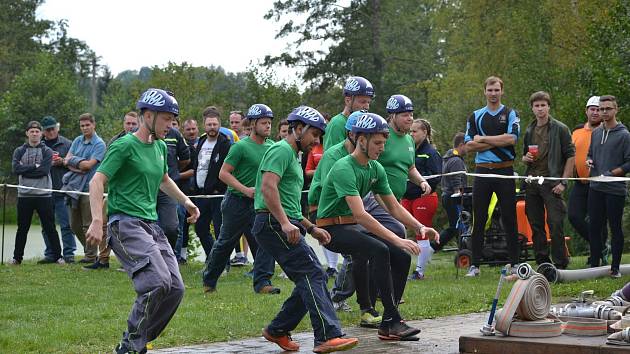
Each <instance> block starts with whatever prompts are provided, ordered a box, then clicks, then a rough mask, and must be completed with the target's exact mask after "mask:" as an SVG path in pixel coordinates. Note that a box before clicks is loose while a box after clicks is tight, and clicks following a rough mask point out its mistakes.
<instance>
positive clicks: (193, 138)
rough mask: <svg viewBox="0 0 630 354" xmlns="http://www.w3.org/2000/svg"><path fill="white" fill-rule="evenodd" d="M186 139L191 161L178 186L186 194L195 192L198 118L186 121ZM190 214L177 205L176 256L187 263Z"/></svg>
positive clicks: (182, 173)
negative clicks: (194, 163)
mask: <svg viewBox="0 0 630 354" xmlns="http://www.w3.org/2000/svg"><path fill="white" fill-rule="evenodd" d="M183 127H184V133H183V135H184V139H186V144H188V150H189V151H190V163H189V164H188V166H186V167H184V169H183V170H182V172H181V173H180V174H179V183H177V186H178V187H179V189H180V190H181V191H182V192H183V193H184V194H185V195H192V194H193V191H194V189H193V178H192V177H193V176H194V173H195V170H193V162H194V161H197V152H196V150H197V143H198V142H199V128H198V127H197V120H195V119H194V118H188V119H186V120H185V121H184V125H183ZM189 216H190V215H188V214H187V212H186V208H184V206H183V205H181V204H180V205H179V206H178V207H177V217H178V220H179V234H178V236H177V243H176V244H175V250H174V251H175V256H176V257H177V262H179V263H180V264H181V263H186V258H187V256H188V254H187V253H188V232H189V226H190V224H189V223H187V222H186V218H188V217H189Z"/></svg>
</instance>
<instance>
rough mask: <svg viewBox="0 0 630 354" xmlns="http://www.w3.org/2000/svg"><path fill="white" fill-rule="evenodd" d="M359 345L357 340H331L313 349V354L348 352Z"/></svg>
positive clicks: (339, 338)
mask: <svg viewBox="0 0 630 354" xmlns="http://www.w3.org/2000/svg"><path fill="white" fill-rule="evenodd" d="M357 344H359V339H358V338H341V337H338V338H333V339H329V340H327V341H325V342H324V343H322V344H320V345H318V346H316V347H315V348H313V353H332V352H340V351H344V350H350V349H352V348H354V347H356V346H357Z"/></svg>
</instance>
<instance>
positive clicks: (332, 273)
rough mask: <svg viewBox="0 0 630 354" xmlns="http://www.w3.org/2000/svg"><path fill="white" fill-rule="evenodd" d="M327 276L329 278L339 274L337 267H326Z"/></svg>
mask: <svg viewBox="0 0 630 354" xmlns="http://www.w3.org/2000/svg"><path fill="white" fill-rule="evenodd" d="M326 276H327V277H328V278H329V279H330V278H334V277H336V276H337V268H333V267H328V269H326Z"/></svg>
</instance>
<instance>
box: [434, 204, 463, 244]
mask: <svg viewBox="0 0 630 354" xmlns="http://www.w3.org/2000/svg"><path fill="white" fill-rule="evenodd" d="M460 203H461V197H459V198H452V197H451V196H450V195H442V207H443V208H444V211H446V216H447V217H448V227H447V228H446V229H444V230H442V232H440V243H435V241H431V247H433V250H434V251H436V252H437V251H439V250H441V249H442V248H444V245H446V244H447V243H448V242H449V241H450V240H452V239H453V238H455V237H457V236H459V230H458V229H457V221H458V220H459V213H460V211H461V208H460Z"/></svg>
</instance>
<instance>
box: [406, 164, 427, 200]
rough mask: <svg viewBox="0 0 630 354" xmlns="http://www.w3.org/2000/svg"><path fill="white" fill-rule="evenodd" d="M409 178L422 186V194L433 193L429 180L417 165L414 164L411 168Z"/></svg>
mask: <svg viewBox="0 0 630 354" xmlns="http://www.w3.org/2000/svg"><path fill="white" fill-rule="evenodd" d="M409 180H410V181H411V183H413V184H415V185H417V186H418V187H420V188H422V195H429V194H431V186H430V185H429V182H427V180H426V179H424V177H422V175H421V174H420V172H418V169H417V168H416V166H415V165H412V166H411V167H410V168H409Z"/></svg>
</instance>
